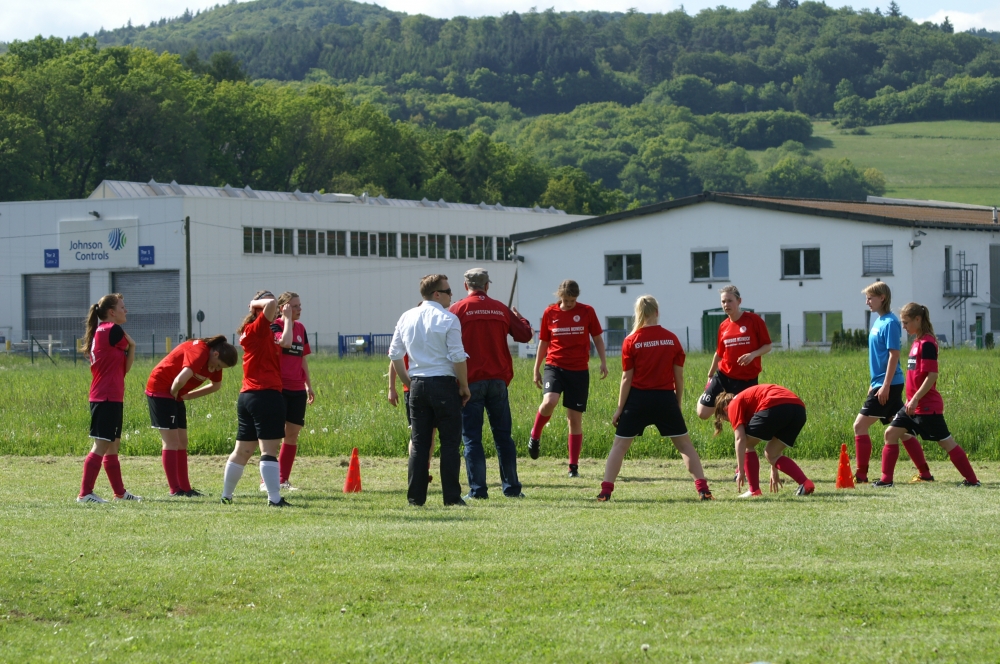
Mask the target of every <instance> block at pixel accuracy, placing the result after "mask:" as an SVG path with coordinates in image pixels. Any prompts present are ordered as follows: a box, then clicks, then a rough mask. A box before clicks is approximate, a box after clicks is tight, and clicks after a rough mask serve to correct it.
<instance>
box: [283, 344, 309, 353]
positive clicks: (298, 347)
mask: <svg viewBox="0 0 1000 664" xmlns="http://www.w3.org/2000/svg"><path fill="white" fill-rule="evenodd" d="M305 349H306V347H305V344H303V343H295V342H292V346H291V348H282V349H281V352H282V353H284V354H285V355H301V354H302V353H303V352H305Z"/></svg>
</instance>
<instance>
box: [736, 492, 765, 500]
mask: <svg viewBox="0 0 1000 664" xmlns="http://www.w3.org/2000/svg"><path fill="white" fill-rule="evenodd" d="M761 495H762V494H761V492H760V491H745V492H743V493H741V494H740V495H738V496H736V497H737V498H758V497H760V496H761Z"/></svg>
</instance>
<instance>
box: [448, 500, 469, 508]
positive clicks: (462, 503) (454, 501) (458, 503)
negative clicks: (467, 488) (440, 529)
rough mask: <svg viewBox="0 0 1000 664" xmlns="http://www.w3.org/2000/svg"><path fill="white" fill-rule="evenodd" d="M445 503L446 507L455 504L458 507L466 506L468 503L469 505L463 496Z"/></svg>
mask: <svg viewBox="0 0 1000 664" xmlns="http://www.w3.org/2000/svg"><path fill="white" fill-rule="evenodd" d="M444 505H445V507H451V506H453V505H454V506H456V507H465V506H466V505H468V503H467V502H465V501H464V500H462V499H461V498H458V499H456V500H451V501H448V502H447V503H445V504H444Z"/></svg>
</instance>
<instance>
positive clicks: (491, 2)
mask: <svg viewBox="0 0 1000 664" xmlns="http://www.w3.org/2000/svg"><path fill="white" fill-rule="evenodd" d="M220 1H221V0H211V1H209V0H34V2H27V3H24V2H19V1H17V0H5V1H4V2H0V41H11V40H14V39H31V38H32V37H34V36H35V35H38V34H42V35H45V36H49V35H56V36H59V37H66V36H69V35H79V34H82V33H84V32H95V31H96V30H98V29H100V28H101V27H105V28H115V27H120V26H122V25H125V24H126V22H128V20H129V19H131V20H132V22H133V23H149V22H150V21H152V20H156V19H159V18H160V17H164V16H165V17H168V18H169V17H173V16H179V15H180V14H182V13H183V12H184V9H185V8H188V7H190V9H191V11H194V10H196V9H199V8H207V7H210V6H212V5H214V4H216V2H220ZM897 2H899V5H900V7H901V8H902V10H903V13H904V14H906V15H907V16H909V17H910V18H913V19H917V20H921V21H922V20H931V21H934V22H935V23H940V22H941V21H942V20H943V19H944V17H945V16H946V15H947V16H949V17H950V19H951V22H952V23H953V24H954V25H955V27H956V28H957V29H959V30H965V29H967V28H971V27H976V28H988V29H991V30H1000V2H998V0H962V1H961V2H959V3H958V4H957V5H952V4H951V3H950V2H945V1H944V0H897ZM379 4H382V5H383V6H385V7H388V8H389V9H394V10H397V11H404V12H407V13H411V14H412V13H424V14H429V15H431V16H437V17H442V18H447V17H451V16H460V15H464V16H485V15H500V14H502V13H503V12H508V11H519V12H524V11H527V10H529V9H531V8H532V7H537V8H538V9H539V10H543V9H546V8H547V7H548V6H554V7H555V9H556V10H559V11H563V10H565V11H570V10H590V9H603V10H608V9H618V10H621V11H625V10H626V9H628V8H629V7H635V8H636V9H638V10H639V11H644V12H662V11H669V10H671V9H675V8H678V7H680V6H681V4H683V5H684V7H685V9H686V10H687V11H688V12H689V13H696V12H697V11H698V10H700V9H704V8H705V7H711V6H715V5H718V4H720V3H719V2H712V1H711V0H694V1H691V0H688V1H686V2H683V3H682V2H673V1H672V0H666V1H659V2H657V1H656V0H626V2H624V3H622V4H621V5H620V6H615V5H610V4H609V3H608V2H606V0H605V1H602V0H565V1H563V2H556V3H551V2H550V3H542V4H539V3H538V2H537V1H536V0H387V1H385V2H380V3H379ZM722 4H726V5H727V6H730V7H736V8H739V9H745V8H747V7H749V6H750V5H751V4H752V0H738V1H731V2H725V3H722ZM828 4H831V5H834V6H840V4H841V3H838V2H836V1H835V0H828ZM887 4H888V0H869V1H866V2H863V3H858V4H852V5H851V6H853V7H855V8H861V7H865V6H867V7H869V8H870V9H874V8H875V7H876V6H880V7H882V8H883V9H884V8H885V6H886V5H887Z"/></svg>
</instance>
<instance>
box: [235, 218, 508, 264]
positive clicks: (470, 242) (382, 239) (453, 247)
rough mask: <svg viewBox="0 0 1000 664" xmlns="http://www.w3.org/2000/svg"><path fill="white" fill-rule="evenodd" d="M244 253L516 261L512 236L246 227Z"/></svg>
mask: <svg viewBox="0 0 1000 664" xmlns="http://www.w3.org/2000/svg"><path fill="white" fill-rule="evenodd" d="M243 253H245V254H275V255H284V256H294V255H298V256H358V257H361V256H367V257H375V258H433V259H455V260H477V261H493V260H497V261H510V260H514V245H513V243H511V241H510V238H507V237H501V236H492V235H433V234H425V233H371V232H368V231H317V230H311V229H291V228H254V227H251V226H244V227H243Z"/></svg>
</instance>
